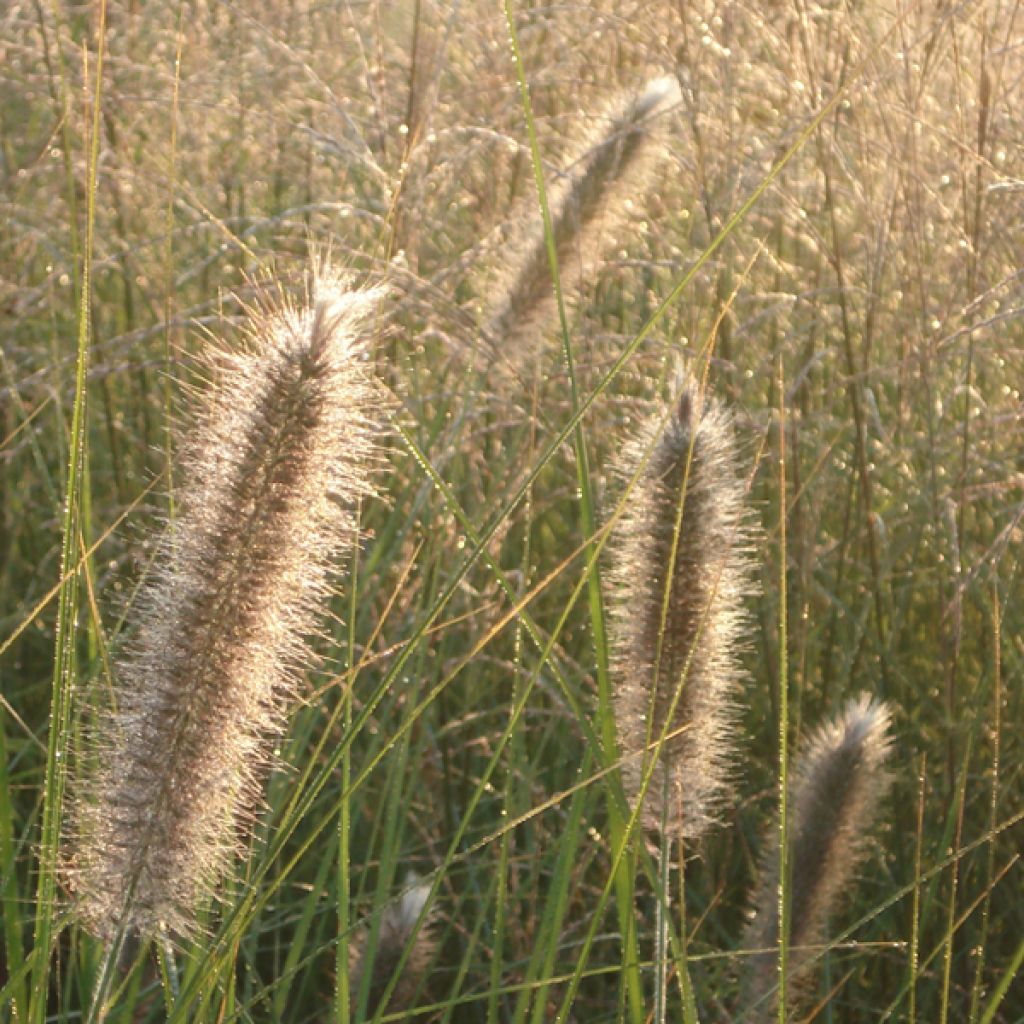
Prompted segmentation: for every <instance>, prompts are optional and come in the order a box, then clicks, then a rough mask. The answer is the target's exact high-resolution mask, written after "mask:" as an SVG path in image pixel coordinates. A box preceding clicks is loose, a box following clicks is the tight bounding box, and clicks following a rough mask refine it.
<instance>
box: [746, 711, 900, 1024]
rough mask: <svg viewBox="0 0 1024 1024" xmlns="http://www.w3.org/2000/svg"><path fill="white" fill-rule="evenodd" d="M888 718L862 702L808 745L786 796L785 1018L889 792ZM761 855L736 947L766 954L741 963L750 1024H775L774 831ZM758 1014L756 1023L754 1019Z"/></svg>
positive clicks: (798, 1000) (803, 985)
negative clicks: (749, 915) (750, 913)
mask: <svg viewBox="0 0 1024 1024" xmlns="http://www.w3.org/2000/svg"><path fill="white" fill-rule="evenodd" d="M889 723H890V712H889V708H888V707H887V706H886V705H885V704H883V703H880V702H879V701H876V700H874V699H873V698H871V697H869V696H867V695H862V696H860V697H859V698H856V699H854V700H851V701H850V702H849V703H848V704H847V705H846V707H845V709H844V710H843V712H842V714H840V715H839V716H838V717H837V718H836V719H834V720H833V721H831V722H828V723H826V724H825V725H824V726H822V727H821V728H820V729H819V730H818V731H817V732H816V733H815V734H814V735H813V736H812V737H811V739H810V740H809V742H808V743H807V745H806V748H805V750H804V752H803V754H802V755H801V757H800V758H799V759H798V761H797V762H796V764H795V766H794V779H793V782H792V784H791V786H790V797H789V820H788V823H787V834H788V837H789V843H788V846H789V868H790V872H789V874H790V884H789V899H790V911H789V922H790V928H789V931H790V936H789V960H788V975H789V978H790V979H791V983H787V1003H789V1004H790V1005H789V1006H788V1007H787V1012H791V1011H793V1010H794V1009H796V1008H798V1007H799V1004H800V1003H801V1001H802V1000H803V998H804V996H805V990H806V987H807V981H808V978H809V977H810V975H811V970H812V967H813V963H814V961H815V960H816V958H818V957H819V956H820V952H821V951H820V948H819V947H820V946H821V945H822V943H823V942H825V941H826V938H827V934H826V928H827V925H828V919H829V916H830V915H831V914H832V912H833V911H834V910H835V909H836V907H837V906H838V905H839V903H840V902H841V900H842V898H843V896H844V895H845V894H846V893H847V892H848V891H849V889H850V888H851V886H852V884H853V880H854V875H855V872H856V870H857V867H858V865H859V864H860V862H861V861H862V860H863V858H864V856H865V854H866V852H867V850H868V847H869V838H870V832H871V827H872V824H873V823H874V821H875V819H876V818H877V817H878V813H879V806H880V804H881V802H882V800H883V799H884V798H885V795H886V792H887V791H888V789H889V785H890V782H891V776H890V774H889V772H888V771H887V770H886V760H887V759H888V756H889V751H890V747H891V742H892V741H891V739H890V738H889V735H888V730H889ZM773 836H774V839H775V841H774V843H770V844H769V846H768V853H767V855H766V857H765V858H764V867H763V870H762V872H761V880H760V883H759V885H758V887H757V891H756V894H755V899H754V908H755V913H754V917H753V919H752V920H751V922H750V924H749V926H748V927H747V929H746V933H745V936H744V942H743V947H744V948H745V949H754V950H772V952H764V953H759V954H757V955H755V956H752V957H750V958H747V959H745V961H744V972H745V978H744V982H745V985H744V989H745V993H746V1001H747V1004H748V1005H750V1006H752V1007H754V1008H755V1015H754V1017H753V1018H752V1019H761V1017H763V1018H764V1019H765V1020H767V1019H770V1018H773V1017H774V1012H775V1010H774V1005H773V1002H774V1001H773V1000H772V999H771V998H770V994H771V993H772V992H773V991H775V989H776V987H777V985H778V957H777V955H776V953H775V952H774V949H775V947H776V946H777V945H778V941H779V912H778V884H779V873H778V863H779V857H778V849H779V846H778V830H777V829H775V830H774V831H773ZM758 1014H760V1017H758Z"/></svg>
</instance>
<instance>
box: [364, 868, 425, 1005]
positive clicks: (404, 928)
mask: <svg viewBox="0 0 1024 1024" xmlns="http://www.w3.org/2000/svg"><path fill="white" fill-rule="evenodd" d="M429 896H430V885H429V884H428V883H421V884H417V885H414V886H413V887H412V888H409V889H407V890H406V891H405V892H404V893H403V894H402V896H401V897H400V898H399V899H398V900H397V901H396V902H394V903H391V904H389V905H388V906H387V907H385V908H384V910H383V912H382V913H381V917H380V923H379V925H378V927H377V935H376V942H375V943H374V942H371V936H372V934H373V929H372V927H371V926H370V924H369V923H364V924H363V925H362V926H361V927H360V929H359V934H358V936H357V938H356V941H355V942H354V943H353V944H352V945H351V947H350V953H349V956H350V961H351V966H350V968H349V970H350V985H351V992H352V1001H353V1003H354V1004H355V1003H356V1002H357V1001H358V999H359V993H360V990H361V989H362V988H363V987H364V986H367V993H368V994H367V1002H366V1012H367V1014H368V1015H369V1016H372V1015H373V1014H375V1013H377V1012H378V1011H387V1012H389V1013H397V1012H399V1011H402V1010H408V1009H411V1008H412V1005H413V1002H414V1000H415V999H416V997H417V995H418V994H419V993H420V992H421V990H422V989H423V986H424V984H425V978H426V975H427V971H428V970H429V969H430V966H431V964H432V963H433V962H434V958H435V956H436V954H437V941H436V938H435V936H434V934H433V930H432V928H431V922H432V918H433V911H432V910H431V911H428V912H427V914H426V916H425V918H424V920H423V923H422V924H421V925H420V927H419V928H418V929H417V927H416V924H417V922H418V921H419V920H420V917H421V915H423V911H424V908H425V907H426V903H427V900H428V898H429ZM410 943H411V944H412V945H411V948H410V949H409V952H408V955H407V956H406V955H405V954H406V947H407V946H409V944H410ZM403 956H404V957H405V962H404V964H403V963H402V959H403ZM397 970H401V977H400V978H399V979H398V981H397V982H396V984H395V985H394V987H393V989H392V992H391V996H390V997H389V998H388V1000H387V1005H386V1006H382V1005H381V1003H382V1001H383V999H384V997H385V996H386V994H387V989H388V986H389V985H390V984H391V980H392V977H393V975H394V974H395V972H396V971H397ZM367 975H368V978H367Z"/></svg>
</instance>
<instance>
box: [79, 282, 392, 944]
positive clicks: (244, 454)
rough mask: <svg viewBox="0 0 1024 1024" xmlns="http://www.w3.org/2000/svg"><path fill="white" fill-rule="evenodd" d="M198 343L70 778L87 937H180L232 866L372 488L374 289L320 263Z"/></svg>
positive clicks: (190, 928)
mask: <svg viewBox="0 0 1024 1024" xmlns="http://www.w3.org/2000/svg"><path fill="white" fill-rule="evenodd" d="M310 292H311V293H310V294H309V296H308V298H307V301H306V302H305V303H304V304H303V305H301V306H298V307H296V306H293V305H290V304H287V303H285V304H283V305H278V306H277V307H276V308H274V307H272V306H271V304H270V303H269V302H268V303H267V304H266V308H264V309H262V310H260V311H258V312H253V313H251V314H250V319H249V326H248V339H247V343H246V344H245V345H244V346H242V347H241V348H240V349H239V350H235V351H221V352H217V353H216V354H215V356H213V357H211V359H210V366H211V373H212V376H213V377H214V383H213V384H212V385H211V386H210V387H209V388H208V389H207V390H206V391H205V392H204V394H203V395H202V397H201V398H200V400H199V402H198V408H197V409H196V410H195V411H194V415H195V426H194V429H193V430H192V431H191V434H190V435H189V437H188V439H187V441H186V442H185V445H184V450H183V453H182V457H181V467H182V468H181V471H180V472H179V473H178V474H177V481H176V483H177V487H176V492H175V498H176V510H177V516H176V518H175V520H174V521H173V522H172V523H171V524H170V526H169V527H168V529H167V531H166V533H165V535H164V537H163V539H162V541H161V543H160V548H159V554H158V570H157V572H156V574H155V577H154V578H153V579H152V580H151V581H150V582H149V583H148V585H147V587H146V588H145V589H144V593H143V596H142V598H141V600H140V602H139V606H138V609H137V610H138V612H139V618H138V628H137V632H136V635H135V636H134V639H133V640H132V641H131V643H130V645H129V647H128V649H127V653H126V654H125V656H124V657H123V658H122V660H121V661H120V664H119V665H118V671H117V676H118V685H117V691H116V700H115V701H114V702H113V704H114V706H113V707H112V708H111V709H110V710H109V711H107V712H105V713H104V714H103V715H102V718H101V724H100V726H99V728H98V730H97V733H98V734H97V736H96V737H95V748H96V749H95V750H94V751H93V756H92V758H91V761H92V763H94V764H95V766H96V768H95V771H94V772H93V773H92V774H91V776H89V777H87V778H86V779H84V780H83V781H82V783H81V785H80V788H79V794H78V801H77V806H76V808H75V811H74V820H73V823H72V830H73V833H74V843H75V845H74V849H73V852H72V857H71V861H70V866H69V874H70V882H71V885H72V887H73V889H74V891H75V894H76V897H77V911H78V914H79V916H80V918H81V920H82V921H83V923H84V924H85V925H86V926H87V927H88V928H89V929H90V930H92V931H93V932H95V933H97V934H98V935H100V936H103V937H106V938H111V937H112V936H114V935H115V934H123V935H138V936H150V935H154V934H157V933H164V932H167V933H172V934H179V935H181V934H189V933H190V932H192V931H194V930H195V927H196V912H197V909H198V908H199V906H200V905H201V904H202V903H203V902H204V901H205V900H207V899H208V897H209V896H210V895H211V894H212V892H213V891H214V889H215V886H216V884H217V882H218V881H219V880H220V879H221V878H222V877H223V875H224V874H225V872H226V871H227V870H228V868H229V866H230V863H231V860H232V857H233V856H234V854H235V852H236V851H237V850H238V849H239V848H240V845H241V844H242V841H243V840H244V836H245V833H246V829H247V826H249V825H250V824H251V822H252V819H253V816H254V808H255V807H256V805H257V804H258V802H259V799H260V793H261V780H262V777H263V775H264V773H265V771H266V769H267V767H268V762H269V761H270V760H271V755H272V749H273V745H274V740H275V739H276V738H277V737H279V736H280V735H281V733H282V732H283V729H284V727H285V724H286V719H287V705H288V701H289V698H291V697H292V696H293V695H294V694H295V692H296V689H297V685H298V682H299V677H300V674H301V673H302V672H303V671H304V670H305V669H306V668H308V667H309V665H310V663H311V660H312V659H311V651H310V648H309V645H308V638H309V637H310V635H311V634H312V633H313V632H314V631H315V629H316V626H317V621H318V617H319V614H320V613H321V612H322V611H323V610H324V605H325V603H326V600H327V598H328V597H329V595H330V593H331V576H332V570H333V568H334V565H335V562H336V559H337V558H338V557H339V556H341V555H343V554H344V553H345V552H346V550H349V549H351V547H352V545H353V544H354V543H355V542H356V540H357V537H358V527H357V523H356V518H355V514H354V511H353V509H354V506H355V504H356V502H357V501H358V500H359V499H360V498H361V497H363V496H365V495H369V494H370V493H371V485H370V465H371V462H372V458H373V450H374V435H375V433H376V432H377V427H376V426H375V425H374V419H373V418H374V416H375V415H376V407H377V406H379V403H380V396H379V393H378V390H377V389H376V388H375V387H374V386H373V384H372V383H371V381H370V379H369V378H368V376H367V373H366V370H365V368H364V363H363V354H364V351H365V343H364V338H365V321H366V318H367V316H368V314H369V313H370V312H371V310H372V309H373V307H374V304H375V303H376V301H377V299H378V297H379V296H378V293H377V292H373V291H362V292H358V291H351V290H349V289H348V288H347V287H346V285H345V282H344V280H343V279H341V278H340V277H338V276H337V275H336V274H335V273H333V272H332V271H331V270H330V269H329V268H328V267H322V266H321V267H320V268H318V269H317V271H316V272H315V273H314V274H313V277H312V282H311V289H310Z"/></svg>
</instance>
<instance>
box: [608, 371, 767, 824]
mask: <svg viewBox="0 0 1024 1024" xmlns="http://www.w3.org/2000/svg"><path fill="white" fill-rule="evenodd" d="M648 456H649V459H648V461H647V463H646V465H644V466H643V468H642V469H641V470H640V475H639V478H638V480H637V483H636V485H635V488H634V490H633V492H632V494H631V495H630V496H629V497H628V498H627V500H628V502H629V505H628V508H627V512H626V514H625V515H624V516H623V519H622V523H621V525H620V526H619V528H618V531H617V535H616V537H615V540H616V543H615V546H614V556H615V561H614V573H613V575H614V582H615V584H616V587H617V595H616V597H617V599H616V602H615V607H614V619H613V624H614V640H615V666H614V667H615V718H616V726H617V729H618V736H619V743H620V750H621V753H622V757H623V777H624V780H625V784H626V788H627V791H628V792H630V793H632V794H633V796H634V798H636V797H637V796H638V794H639V791H640V788H641V784H642V779H643V776H644V773H645V770H646V769H647V767H648V765H649V764H650V762H651V759H652V758H655V757H656V758H657V761H656V764H655V767H654V772H653V775H652V777H651V781H650V785H649V787H648V789H647V793H646V797H645V800H644V805H643V812H642V821H643V824H644V827H645V828H647V829H649V830H651V831H659V830H660V829H661V828H662V825H663V824H664V825H665V827H666V829H667V830H668V831H669V832H670V833H671V834H673V835H679V836H682V837H684V838H687V839H694V838H697V837H698V836H700V835H702V834H703V833H704V832H705V831H706V830H707V828H708V827H709V825H710V824H711V823H712V822H713V821H714V819H715V815H716V811H717V809H718V806H719V805H720V803H721V800H722V799H723V797H724V795H725V792H726V790H727V784H728V774H729V771H728V769H729V764H730V761H731V758H732V743H731V740H730V733H731V727H732V718H733V714H732V702H733V691H734V689H735V687H736V684H737V680H738V673H739V669H738V665H737V659H736V648H737V644H738V641H739V639H740V638H741V636H742V632H743V628H744V625H745V615H744V610H743V599H744V597H745V596H746V595H747V594H749V593H750V591H751V590H752V581H751V575H750V563H749V557H748V553H747V550H748V543H749V528H748V524H747V518H746V511H745V508H744V501H743V499H744V483H743V481H742V480H741V478H740V476H739V473H738V470H737V466H736V454H735V444H734V440H733V430H732V425H731V421H730V418H729V415H728V414H727V413H726V411H725V410H724V409H723V407H722V406H721V405H720V404H719V403H718V402H716V401H714V400H713V399H710V398H706V397H705V396H702V395H701V394H700V392H699V390H698V388H697V385H696V383H694V382H693V381H690V382H688V383H687V384H686V385H685V386H684V387H683V388H682V390H681V393H680V394H679V397H678V398H677V399H676V401H675V404H674V405H673V406H672V407H670V408H665V407H662V408H660V409H659V410H657V411H656V412H655V414H654V415H652V416H651V417H650V418H649V420H648V421H647V423H646V426H645V427H644V428H643V430H642V432H641V434H640V436H639V437H638V438H637V439H636V440H635V441H634V442H633V443H632V445H630V446H629V448H628V449H627V455H626V473H627V474H628V475H629V476H630V477H632V476H633V475H634V473H635V472H636V469H637V467H638V466H640V465H641V464H642V462H643V460H644V459H645V458H647V457H648ZM663 737H665V739H664V742H663V743H662V744H661V747H660V751H656V750H655V749H653V748H654V745H656V744H657V743H658V741H659V740H660V739H662V738H663Z"/></svg>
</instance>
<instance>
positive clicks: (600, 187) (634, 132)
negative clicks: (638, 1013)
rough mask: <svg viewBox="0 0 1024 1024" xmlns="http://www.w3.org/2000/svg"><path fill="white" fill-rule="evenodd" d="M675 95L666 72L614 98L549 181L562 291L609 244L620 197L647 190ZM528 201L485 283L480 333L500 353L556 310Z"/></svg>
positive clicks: (543, 244) (537, 222)
mask: <svg viewBox="0 0 1024 1024" xmlns="http://www.w3.org/2000/svg"><path fill="white" fill-rule="evenodd" d="M680 99H681V93H680V91H679V83H678V82H677V81H676V79H675V78H673V77H671V76H669V75H666V76H664V77H662V78H656V79H653V80H652V81H650V82H648V83H647V84H646V85H645V86H644V87H643V88H642V89H641V90H640V91H639V92H635V93H626V94H623V95H621V96H619V97H618V98H616V99H615V100H613V101H612V102H611V103H610V104H609V105H608V106H607V108H606V110H605V112H604V114H603V116H601V117H598V118H596V119H595V120H596V125H597V127H596V128H595V129H594V130H592V131H590V132H589V133H587V134H586V135H585V136H584V137H583V138H582V139H581V140H580V141H579V142H577V144H576V145H575V146H574V147H573V155H572V156H571V158H570V159H569V161H568V168H567V170H566V171H565V172H564V173H563V174H562V175H561V176H560V177H558V178H557V179H555V180H554V181H552V182H551V183H550V184H549V185H548V187H547V199H548V211H549V213H550V216H551V227H552V233H553V235H554V239H555V251H556V253H557V256H558V267H559V276H560V279H561V285H562V290H563V292H564V293H568V292H569V291H571V290H572V289H573V288H574V287H575V286H576V285H577V284H578V283H579V280H580V277H581V275H582V274H583V273H584V271H585V268H586V266H587V265H592V264H593V263H594V262H595V261H596V260H598V259H600V256H601V253H602V252H603V251H605V250H606V249H607V247H608V246H609V244H611V242H612V241H613V239H614V235H615V231H616V228H617V227H618V226H619V222H620V221H621V219H622V215H623V211H624V210H625V209H626V201H627V200H629V199H633V198H635V197H636V196H638V195H640V194H642V193H643V191H644V190H645V189H646V187H647V185H648V182H649V179H650V177H651V173H652V170H653V168H654V165H655V163H656V161H657V158H658V156H659V155H661V154H662V153H663V152H664V150H665V125H666V122H667V118H666V117H665V116H664V115H665V114H666V113H667V112H668V110H669V109H670V108H671V107H673V106H675V105H676V104H677V103H678V102H679V101H680ZM528 202H529V205H528V206H527V207H526V208H525V209H523V210H521V211H520V215H519V217H518V218H517V220H516V222H515V223H516V226H515V227H514V228H513V230H512V234H511V237H510V238H509V240H508V242H507V244H506V245H505V246H504V247H503V250H502V253H501V257H502V266H503V270H502V272H501V273H500V274H499V275H498V277H497V280H493V281H491V282H489V283H488V285H487V291H488V293H489V294H490V295H491V296H492V301H491V302H490V303H489V309H488V311H487V316H486V325H485V328H484V334H485V337H486V338H487V340H488V341H489V343H490V344H491V345H492V346H493V347H495V348H497V349H499V350H500V349H501V347H502V346H504V345H507V344H509V343H524V342H527V341H529V340H531V339H535V338H536V336H537V335H538V334H539V333H540V332H541V331H542V328H543V325H544V323H546V322H548V321H550V319H551V318H552V317H553V315H554V312H555V303H554V290H553V286H552V282H551V269H550V266H549V258H548V252H547V241H546V238H545V235H544V225H543V223H542V221H541V218H540V214H539V211H538V207H537V199H536V196H533V195H531V197H530V199H529V200H528ZM517 362H518V360H517Z"/></svg>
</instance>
